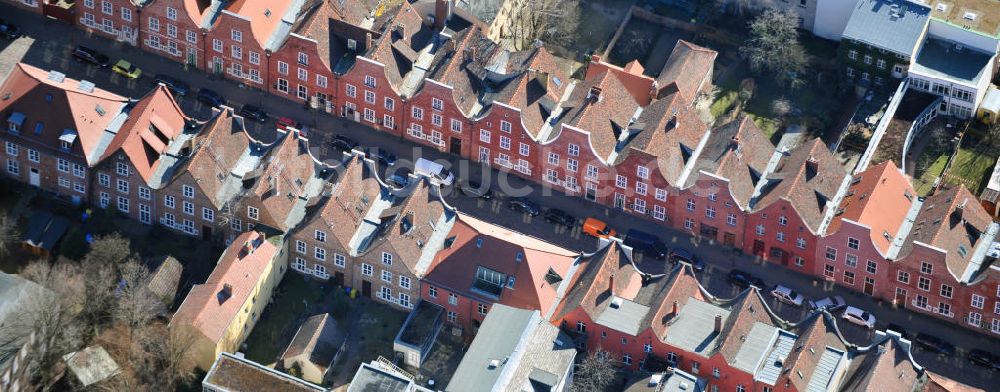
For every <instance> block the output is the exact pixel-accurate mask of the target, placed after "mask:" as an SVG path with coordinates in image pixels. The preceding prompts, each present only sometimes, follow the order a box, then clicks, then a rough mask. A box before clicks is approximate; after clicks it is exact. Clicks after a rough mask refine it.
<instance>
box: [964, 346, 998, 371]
mask: <svg viewBox="0 0 1000 392" xmlns="http://www.w3.org/2000/svg"><path fill="white" fill-rule="evenodd" d="M968 357H969V362H972V363H973V364H974V365H979V366H982V367H985V368H987V369H993V370H1000V356H997V355H994V354H993V353H991V352H989V351H986V350H980V349H978V348H974V349H972V350H969V355H968Z"/></svg>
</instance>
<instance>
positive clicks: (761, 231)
mask: <svg viewBox="0 0 1000 392" xmlns="http://www.w3.org/2000/svg"><path fill="white" fill-rule="evenodd" d="M754 232H755V233H757V235H764V225H763V224H758V225H757V227H755V228H754Z"/></svg>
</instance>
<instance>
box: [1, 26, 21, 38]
mask: <svg viewBox="0 0 1000 392" xmlns="http://www.w3.org/2000/svg"><path fill="white" fill-rule="evenodd" d="M0 37H4V38H8V39H16V38H19V37H21V28H20V27H17V25H15V24H13V23H0Z"/></svg>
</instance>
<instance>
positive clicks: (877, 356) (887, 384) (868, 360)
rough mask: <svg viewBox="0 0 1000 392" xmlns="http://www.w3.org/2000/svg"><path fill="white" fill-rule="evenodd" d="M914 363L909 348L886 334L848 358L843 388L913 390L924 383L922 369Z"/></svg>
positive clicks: (875, 391)
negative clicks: (866, 348)
mask: <svg viewBox="0 0 1000 392" xmlns="http://www.w3.org/2000/svg"><path fill="white" fill-rule="evenodd" d="M915 366H918V365H917V364H916V363H914V362H913V358H912V357H911V356H910V352H909V348H908V347H904V346H903V345H902V344H901V343H900V342H899V341H897V340H896V339H895V338H891V337H887V338H884V340H882V341H881V342H878V343H876V344H874V345H873V346H872V347H871V348H870V349H869V350H868V351H866V352H863V353H859V354H858V355H857V356H855V357H854V359H852V360H851V364H850V369H849V370H848V372H849V373H848V374H849V376H848V377H847V378H846V379H845V380H844V383H843V384H841V390H842V391H858V392H862V391H863V392H912V391H915V390H921V389H922V385H923V384H924V383H925V380H924V379H923V377H921V376H922V373H923V369H922V368H919V369H918V368H916V367H915Z"/></svg>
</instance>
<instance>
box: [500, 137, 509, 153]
mask: <svg viewBox="0 0 1000 392" xmlns="http://www.w3.org/2000/svg"><path fill="white" fill-rule="evenodd" d="M500 148H502V149H504V150H510V138H509V137H506V136H503V135H501V136H500Z"/></svg>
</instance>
